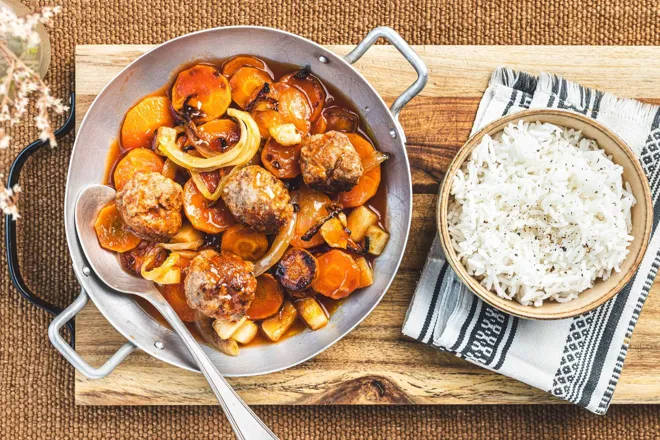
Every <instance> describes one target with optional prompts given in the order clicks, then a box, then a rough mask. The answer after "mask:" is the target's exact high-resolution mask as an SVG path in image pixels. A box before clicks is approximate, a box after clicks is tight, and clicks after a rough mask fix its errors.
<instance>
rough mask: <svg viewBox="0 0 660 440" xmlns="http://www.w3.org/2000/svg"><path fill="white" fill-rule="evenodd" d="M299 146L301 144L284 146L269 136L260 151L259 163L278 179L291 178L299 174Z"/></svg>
mask: <svg viewBox="0 0 660 440" xmlns="http://www.w3.org/2000/svg"><path fill="white" fill-rule="evenodd" d="M301 147H302V145H301V144H298V145H293V146H290V147H285V146H283V145H281V144H279V143H278V142H277V141H276V140H275V139H273V138H270V139H268V142H266V145H264V149H263V150H262V151H261V163H262V164H263V166H264V168H266V169H267V170H268V171H270V172H271V173H273V175H274V176H275V177H277V178H278V179H293V178H294V177H297V176H298V175H299V174H300V149H301Z"/></svg>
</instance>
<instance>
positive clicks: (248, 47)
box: [49, 26, 427, 378]
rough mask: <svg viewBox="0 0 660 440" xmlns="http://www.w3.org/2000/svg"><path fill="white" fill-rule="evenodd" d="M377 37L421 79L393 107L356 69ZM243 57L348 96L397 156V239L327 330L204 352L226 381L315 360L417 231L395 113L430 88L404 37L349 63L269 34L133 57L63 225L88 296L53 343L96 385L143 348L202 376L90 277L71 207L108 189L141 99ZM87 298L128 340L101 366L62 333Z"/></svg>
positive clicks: (85, 138) (389, 273)
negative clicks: (109, 160) (108, 164)
mask: <svg viewBox="0 0 660 440" xmlns="http://www.w3.org/2000/svg"><path fill="white" fill-rule="evenodd" d="M379 37H384V38H385V39H386V40H387V41H389V42H390V43H391V44H392V45H394V46H395V47H396V48H397V49H398V50H399V51H400V52H401V54H402V55H403V56H404V58H405V59H406V60H408V62H409V63H410V64H411V65H412V67H413V68H414V69H415V70H416V71H417V74H418V78H417V80H416V81H415V82H414V83H413V84H412V85H411V86H410V87H409V88H408V89H407V90H406V91H405V92H403V93H402V94H401V96H399V97H398V98H397V99H396V100H395V102H394V104H393V105H392V107H391V108H389V109H388V108H387V106H386V105H385V102H383V99H382V98H381V97H380V96H379V95H378V93H377V92H376V90H374V88H373V87H372V86H371V85H370V84H369V83H368V82H367V80H366V79H365V78H364V77H363V76H362V75H360V74H359V73H358V72H357V70H355V69H354V68H353V67H352V64H353V63H355V62H356V61H358V60H359V59H360V57H362V55H364V53H365V52H366V51H367V50H368V49H369V48H370V47H371V46H372V45H373V44H374V43H375V42H376V40H378V38H379ZM237 54H252V55H256V56H261V57H264V58H268V59H271V60H275V61H279V62H286V63H291V64H296V65H301V66H302V65H309V66H310V67H311V70H312V72H313V73H314V74H315V75H317V76H318V77H319V78H320V79H321V80H322V81H323V82H324V83H327V84H331V85H332V86H334V87H336V88H337V89H338V90H341V91H344V92H345V93H347V94H348V97H349V99H351V101H353V103H354V104H355V107H356V108H357V109H358V110H359V112H360V113H361V115H360V116H361V117H362V118H363V119H364V121H365V122H366V123H367V125H368V126H369V128H370V130H371V134H372V135H373V137H374V140H375V141H376V143H377V145H378V147H379V148H380V149H381V150H382V151H385V152H387V153H391V154H392V157H393V159H391V160H389V161H387V162H386V163H385V164H384V170H383V183H382V184H384V185H386V188H387V213H386V217H385V224H386V226H387V229H388V230H389V231H390V233H391V237H390V241H389V243H388V245H387V248H386V249H385V252H384V253H383V254H382V255H381V256H380V257H379V258H378V259H377V260H376V262H375V265H374V275H375V277H374V278H375V282H374V284H373V285H372V286H370V287H368V288H366V289H363V290H362V291H360V292H358V293H357V294H354V295H352V296H350V297H349V298H348V299H347V300H346V301H345V302H344V303H343V304H342V306H341V307H340V308H339V309H338V310H337V311H336V312H335V313H334V314H333V316H332V319H331V320H330V323H329V324H328V325H327V326H326V327H325V328H323V329H322V330H319V331H316V332H310V331H305V332H303V333H301V334H298V335H296V336H294V337H291V338H288V339H286V340H284V341H281V342H279V343H277V344H271V345H266V346H259V347H247V348H245V349H242V350H241V354H240V355H239V356H238V357H229V356H226V355H224V354H222V353H219V352H217V351H215V350H213V349H211V348H208V347H207V348H206V349H207V353H208V354H209V357H210V358H211V360H212V361H213V362H214V363H215V365H216V367H217V368H218V370H219V371H220V372H221V373H222V374H224V375H226V376H251V375H258V374H266V373H271V372H274V371H279V370H283V369H286V368H289V367H292V366H294V365H296V364H299V363H301V362H303V361H305V360H307V359H310V358H311V357H313V356H315V355H316V354H318V353H320V352H321V351H323V350H325V349H326V348H328V347H330V346H331V345H332V344H334V343H335V342H337V341H338V340H339V339H341V338H342V337H343V336H344V335H346V334H347V333H348V332H349V331H351V330H352V329H353V328H354V327H355V326H356V325H358V324H359V323H360V322H361V321H362V320H363V319H364V318H366V317H367V315H369V313H370V312H371V310H373V308H374V307H376V305H377V304H378V302H379V301H380V299H381V298H382V297H383V295H384V294H385V292H386V291H387V289H388V287H389V286H390V283H391V282H392V279H393V278H394V275H395V274H396V272H397V269H398V268H399V263H400V261H401V258H402V256H403V252H404V249H405V246H406V242H407V240H408V232H409V229H410V218H411V209H412V185H411V177H410V166H409V164H408V157H407V155H406V150H405V136H404V133H403V130H402V129H401V126H400V125H399V122H398V116H399V112H400V111H401V109H402V108H403V107H404V106H405V105H406V104H407V103H408V101H410V100H411V99H412V98H413V97H414V96H415V95H417V94H418V93H419V92H420V91H421V90H422V89H423V88H424V86H425V85H426V81H427V69H426V66H425V65H424V63H423V62H422V60H421V59H420V57H419V56H418V55H417V54H416V53H415V52H414V51H413V50H412V48H411V47H410V46H409V45H408V44H407V43H406V42H405V41H404V40H403V39H402V38H401V36H400V35H399V34H397V33H396V32H395V31H393V30H392V29H390V28H386V27H379V28H376V29H374V30H373V31H371V32H370V33H369V34H368V35H367V36H366V38H365V39H364V40H363V41H362V42H361V43H360V44H359V45H358V46H357V47H356V48H355V49H354V50H353V51H352V52H351V53H349V54H348V55H346V56H345V57H344V58H341V57H339V56H337V55H335V54H334V53H332V52H330V51H328V50H327V49H325V48H323V47H321V46H319V45H318V44H315V43H313V42H311V41H309V40H306V39H304V38H301V37H299V36H296V35H293V34H290V33H288V32H283V31H280V30H276V29H269V28H262V27H249V26H237V27H225V28H216V29H210V30H205V31H200V32H196V33H193V34H189V35H185V36H182V37H179V38H176V39H174V40H171V41H168V42H167V43H164V44H163V45H161V46H159V47H157V48H155V49H154V50H152V51H150V52H148V53H146V54H145V55H143V56H141V57H140V58H138V59H137V60H135V61H134V62H133V63H131V64H130V65H129V66H128V67H126V68H125V69H124V70H122V71H121V73H119V74H118V75H117V76H116V77H115V78H114V79H113V80H112V81H111V82H110V83H109V84H108V85H107V86H106V87H105V88H104V89H103V91H102V92H101V93H100V94H99V95H98V97H97V98H96V99H95V101H94V103H93V104H92V105H91V107H90V109H89V111H88V112H87V115H86V116H85V119H84V120H83V122H82V125H81V126H80V129H79V131H78V136H77V138H76V142H75V145H74V147H73V152H72V155H71V163H70V168H69V175H68V180H67V186H66V198H65V218H64V221H65V226H66V236H67V241H68V244H69V249H70V251H71V258H72V260H73V268H74V271H75V273H76V275H77V277H78V279H79V280H80V284H81V285H82V288H83V290H82V292H81V295H80V296H79V297H78V299H76V301H75V302H74V303H73V304H71V306H69V308H67V309H66V310H65V311H64V312H63V313H62V314H60V315H59V316H58V317H57V318H56V319H55V320H54V321H53V323H52V324H51V326H50V328H49V337H50V339H51V341H52V342H53V344H54V346H55V347H56V348H57V349H58V350H59V351H60V352H61V353H62V354H63V355H64V356H65V357H66V358H67V360H68V361H69V362H71V364H72V365H73V366H74V367H76V368H77V369H78V370H79V371H81V372H82V373H83V374H84V375H85V376H87V377H91V378H99V377H103V376H105V375H107V374H109V373H110V372H111V371H112V369H113V368H114V367H116V366H117V365H118V364H119V363H120V362H121V361H122V360H123V359H124V358H125V357H126V356H128V354H130V353H131V352H132V351H133V350H134V349H135V348H136V347H138V348H140V349H141V350H144V351H145V352H147V353H149V354H150V355H152V356H154V357H156V358H158V359H161V360H163V361H165V362H168V363H170V364H172V365H176V366H178V367H181V368H185V369H188V370H193V371H196V366H195V363H194V362H193V360H192V359H191V358H190V355H189V354H188V350H186V348H185V347H184V346H183V344H182V342H181V341H180V340H179V338H178V336H176V335H175V334H174V333H173V332H172V331H171V330H169V329H168V328H166V327H164V326H162V325H161V324H159V323H158V322H157V321H155V320H154V319H153V318H152V317H151V316H150V315H148V314H147V313H145V312H144V311H143V310H142V308H140V307H139V306H138V305H137V304H136V303H135V301H134V300H133V299H132V298H131V297H129V296H127V295H123V294H120V293H117V292H115V291H113V290H111V289H109V288H108V287H107V286H105V285H104V284H103V283H101V282H100V281H99V279H98V278H97V277H96V276H95V275H94V273H93V272H92V271H91V270H90V266H89V265H88V263H87V261H86V260H85V256H84V255H83V252H82V249H81V247H80V245H79V243H78V240H77V237H76V231H75V224H74V204H75V201H76V199H77V197H78V194H80V192H81V191H82V190H83V189H84V188H86V187H87V186H89V185H93V184H98V183H100V182H102V180H103V174H104V168H105V157H106V155H107V152H108V148H109V145H110V144H111V142H112V141H113V140H114V139H115V138H116V137H117V133H118V132H119V128H120V124H121V122H122V119H123V117H124V115H125V114H126V112H127V111H128V110H129V108H130V107H131V106H132V105H133V104H134V103H135V102H137V101H138V100H139V99H140V98H141V97H143V96H145V95H147V94H149V93H152V92H154V91H155V90H157V89H159V88H161V87H162V86H163V85H164V84H168V82H169V81H170V79H171V74H172V72H173V71H175V70H176V69H177V68H179V67H180V66H181V65H182V64H185V63H189V62H191V61H193V60H201V59H218V58H226V57H230V56H233V55H237ZM88 295H89V297H91V299H92V300H93V301H94V304H95V305H96V307H97V308H98V309H99V311H100V312H101V313H102V314H103V316H105V318H106V319H107V320H108V321H109V322H110V323H111V324H112V325H113V326H114V327H115V328H116V329H117V330H118V331H119V332H120V333H121V334H122V335H124V336H125V337H126V339H128V341H129V342H128V343H127V344H126V345H124V346H123V347H122V348H121V349H120V350H119V351H118V352H117V353H116V354H115V355H114V356H113V357H111V358H110V360H108V361H107V362H106V364H105V365H103V366H102V367H101V368H99V369H95V368H92V367H91V366H89V365H88V364H87V363H85V362H84V360H83V359H82V358H81V357H80V356H79V355H78V354H77V353H76V352H75V350H74V349H73V348H72V347H71V346H69V345H68V344H67V343H66V342H65V341H64V339H63V338H62V337H61V336H60V334H59V330H60V328H61V327H62V326H63V325H65V324H66V322H68V321H69V320H70V319H71V318H72V317H73V316H75V314H76V313H77V312H78V311H80V310H81V309H82V307H83V306H84V305H85V303H86V302H87V296H88Z"/></svg>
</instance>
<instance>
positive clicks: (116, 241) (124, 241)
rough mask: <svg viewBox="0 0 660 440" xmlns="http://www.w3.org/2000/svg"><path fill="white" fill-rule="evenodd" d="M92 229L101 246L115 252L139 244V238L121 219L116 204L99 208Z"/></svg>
mask: <svg viewBox="0 0 660 440" xmlns="http://www.w3.org/2000/svg"><path fill="white" fill-rule="evenodd" d="M94 230H95V231H96V236H97V237H98V239H99V244H100V245H101V247H102V248H104V249H108V250H110V251H115V252H127V251H130V250H131V249H134V248H135V247H137V245H138V244H140V241H141V240H140V239H139V238H138V237H136V236H135V235H133V233H132V232H130V231H129V230H128V228H127V227H126V224H125V223H124V221H123V220H122V219H121V216H120V215H119V211H117V205H115V204H114V203H111V204H110V205H108V206H106V207H104V208H103V209H101V212H99V215H98V217H97V218H96V223H94Z"/></svg>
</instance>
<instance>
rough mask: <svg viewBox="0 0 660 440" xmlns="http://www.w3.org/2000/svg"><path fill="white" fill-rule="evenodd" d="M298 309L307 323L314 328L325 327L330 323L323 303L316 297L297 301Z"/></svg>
mask: <svg viewBox="0 0 660 440" xmlns="http://www.w3.org/2000/svg"><path fill="white" fill-rule="evenodd" d="M296 310H298V313H299V314H300V317H301V318H302V319H303V321H305V324H307V326H308V327H309V328H310V329H312V330H318V329H320V328H321V327H325V326H326V324H327V323H328V315H327V314H326V312H325V310H324V309H323V307H322V306H321V304H319V303H318V301H316V300H315V299H314V298H305V299H301V300H299V301H296Z"/></svg>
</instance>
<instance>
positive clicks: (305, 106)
mask: <svg viewBox="0 0 660 440" xmlns="http://www.w3.org/2000/svg"><path fill="white" fill-rule="evenodd" d="M276 92H277V97H278V102H279V106H278V111H279V112H280V115H282V119H284V122H289V123H291V124H293V125H295V126H296V128H297V129H298V130H300V131H301V132H302V133H303V134H305V133H309V129H310V127H311V123H310V118H311V116H312V108H311V107H310V105H309V101H308V100H307V96H305V94H304V93H303V92H302V91H301V90H300V89H298V88H296V87H293V86H289V85H287V84H283V83H278V84H277V87H276Z"/></svg>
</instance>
